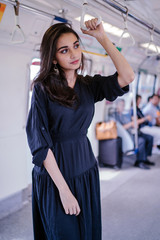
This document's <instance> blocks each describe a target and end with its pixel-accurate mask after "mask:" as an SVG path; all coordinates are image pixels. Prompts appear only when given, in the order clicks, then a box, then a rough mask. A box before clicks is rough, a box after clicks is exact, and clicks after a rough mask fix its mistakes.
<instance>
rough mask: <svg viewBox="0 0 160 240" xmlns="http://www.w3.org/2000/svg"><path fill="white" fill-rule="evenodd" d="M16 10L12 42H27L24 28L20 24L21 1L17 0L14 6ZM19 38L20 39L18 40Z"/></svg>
mask: <svg viewBox="0 0 160 240" xmlns="http://www.w3.org/2000/svg"><path fill="white" fill-rule="evenodd" d="M14 11H15V26H14V28H13V31H12V38H11V42H12V43H15V44H16V43H24V42H25V35H24V32H23V30H22V29H21V27H20V25H19V2H18V1H16V6H14ZM17 39H18V40H17Z"/></svg>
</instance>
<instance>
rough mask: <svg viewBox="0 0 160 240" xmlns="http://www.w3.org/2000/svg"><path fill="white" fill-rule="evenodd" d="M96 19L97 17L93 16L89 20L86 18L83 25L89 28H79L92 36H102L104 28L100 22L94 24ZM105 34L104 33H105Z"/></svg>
mask: <svg viewBox="0 0 160 240" xmlns="http://www.w3.org/2000/svg"><path fill="white" fill-rule="evenodd" d="M97 21H98V19H97V18H93V19H91V20H88V21H86V22H85V25H86V27H87V28H88V29H89V30H83V29H82V28H81V31H82V32H83V33H84V34H88V35H90V36H92V37H95V38H98V37H100V36H103V35H104V34H105V31H104V28H103V25H102V23H100V24H99V25H98V26H96V24H97ZM105 35H106V34H105Z"/></svg>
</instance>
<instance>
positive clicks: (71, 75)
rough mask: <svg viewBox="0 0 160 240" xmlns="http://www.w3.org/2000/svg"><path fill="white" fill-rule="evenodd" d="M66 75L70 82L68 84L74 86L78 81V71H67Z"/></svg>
mask: <svg viewBox="0 0 160 240" xmlns="http://www.w3.org/2000/svg"><path fill="white" fill-rule="evenodd" d="M65 76H66V79H67V82H68V86H69V87H71V88H73V87H74V85H75V82H76V78H77V73H76V72H75V71H67V72H65Z"/></svg>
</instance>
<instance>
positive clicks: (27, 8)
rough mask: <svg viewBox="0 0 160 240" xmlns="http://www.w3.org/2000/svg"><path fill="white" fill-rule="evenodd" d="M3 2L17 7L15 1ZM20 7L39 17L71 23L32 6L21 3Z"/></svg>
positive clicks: (6, 0) (7, 0)
mask: <svg viewBox="0 0 160 240" xmlns="http://www.w3.org/2000/svg"><path fill="white" fill-rule="evenodd" d="M2 1H3V2H6V3H9V4H11V5H13V6H15V5H16V2H15V1H13V0H2ZM19 7H20V8H22V9H25V10H28V11H30V12H34V13H36V14H39V15H44V16H47V17H51V18H53V19H54V20H57V21H60V22H69V23H71V22H70V21H69V20H67V19H65V18H61V17H59V16H56V15H54V14H51V13H48V12H45V11H42V10H39V9H36V8H33V7H30V6H27V5H25V4H22V3H20V5H19Z"/></svg>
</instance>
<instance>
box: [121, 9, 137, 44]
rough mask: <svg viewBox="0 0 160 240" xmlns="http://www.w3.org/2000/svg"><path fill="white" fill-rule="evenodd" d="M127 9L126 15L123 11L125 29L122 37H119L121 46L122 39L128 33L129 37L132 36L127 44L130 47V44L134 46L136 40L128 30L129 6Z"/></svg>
mask: <svg viewBox="0 0 160 240" xmlns="http://www.w3.org/2000/svg"><path fill="white" fill-rule="evenodd" d="M126 11H127V12H126V16H124V15H123V13H122V17H123V20H124V30H123V32H122V34H121V37H120V39H119V45H120V46H121V43H122V40H123V39H124V38H125V35H126V34H128V38H130V40H131V41H130V43H127V44H125V45H127V46H128V47H129V46H134V44H135V40H134V38H133V36H132V34H131V33H130V32H129V31H128V26H127V17H128V8H127V7H126Z"/></svg>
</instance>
